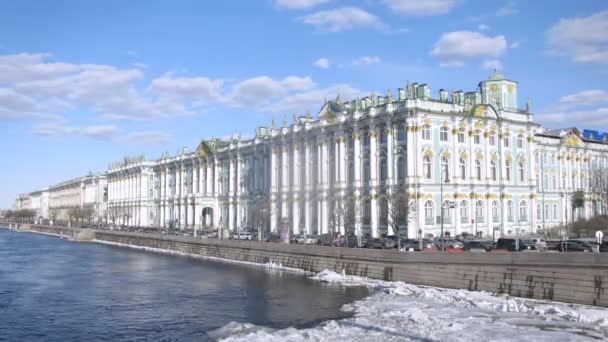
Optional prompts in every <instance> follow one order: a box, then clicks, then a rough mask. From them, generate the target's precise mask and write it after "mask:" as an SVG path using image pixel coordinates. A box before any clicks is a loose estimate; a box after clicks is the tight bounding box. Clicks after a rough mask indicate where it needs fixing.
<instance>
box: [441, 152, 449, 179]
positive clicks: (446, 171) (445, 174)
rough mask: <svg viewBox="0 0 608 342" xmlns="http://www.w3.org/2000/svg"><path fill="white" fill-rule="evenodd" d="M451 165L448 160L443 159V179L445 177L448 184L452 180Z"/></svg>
mask: <svg viewBox="0 0 608 342" xmlns="http://www.w3.org/2000/svg"><path fill="white" fill-rule="evenodd" d="M449 165H450V164H449V161H448V158H446V157H441V177H444V178H443V180H442V181H443V182H447V181H448V179H450V171H449Z"/></svg>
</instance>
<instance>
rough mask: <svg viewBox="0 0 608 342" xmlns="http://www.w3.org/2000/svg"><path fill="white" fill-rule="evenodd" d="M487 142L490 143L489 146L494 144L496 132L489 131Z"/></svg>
mask: <svg viewBox="0 0 608 342" xmlns="http://www.w3.org/2000/svg"><path fill="white" fill-rule="evenodd" d="M488 142H489V143H490V146H495V145H496V134H495V133H494V132H490V135H489V136H488Z"/></svg>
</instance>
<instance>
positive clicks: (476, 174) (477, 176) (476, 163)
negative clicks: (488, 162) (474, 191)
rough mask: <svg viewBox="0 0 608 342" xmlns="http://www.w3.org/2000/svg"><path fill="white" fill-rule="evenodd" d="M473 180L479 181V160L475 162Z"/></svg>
mask: <svg viewBox="0 0 608 342" xmlns="http://www.w3.org/2000/svg"><path fill="white" fill-rule="evenodd" d="M475 178H476V179H477V180H478V181H480V180H481V160H479V159H477V160H475Z"/></svg>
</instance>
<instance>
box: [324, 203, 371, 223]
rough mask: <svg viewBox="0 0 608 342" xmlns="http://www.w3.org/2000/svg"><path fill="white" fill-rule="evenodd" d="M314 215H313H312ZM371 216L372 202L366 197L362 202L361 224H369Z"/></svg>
mask: <svg viewBox="0 0 608 342" xmlns="http://www.w3.org/2000/svg"><path fill="white" fill-rule="evenodd" d="M313 217H314V216H313ZM371 217H372V202H371V201H370V200H369V198H366V199H365V201H364V202H363V224H370V222H371Z"/></svg>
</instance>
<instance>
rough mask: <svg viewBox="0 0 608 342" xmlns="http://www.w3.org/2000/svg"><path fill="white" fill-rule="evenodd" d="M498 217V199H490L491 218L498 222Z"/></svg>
mask: <svg viewBox="0 0 608 342" xmlns="http://www.w3.org/2000/svg"><path fill="white" fill-rule="evenodd" d="M499 219H500V217H499V216H498V201H492V220H493V221H494V222H498V221H499Z"/></svg>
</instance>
